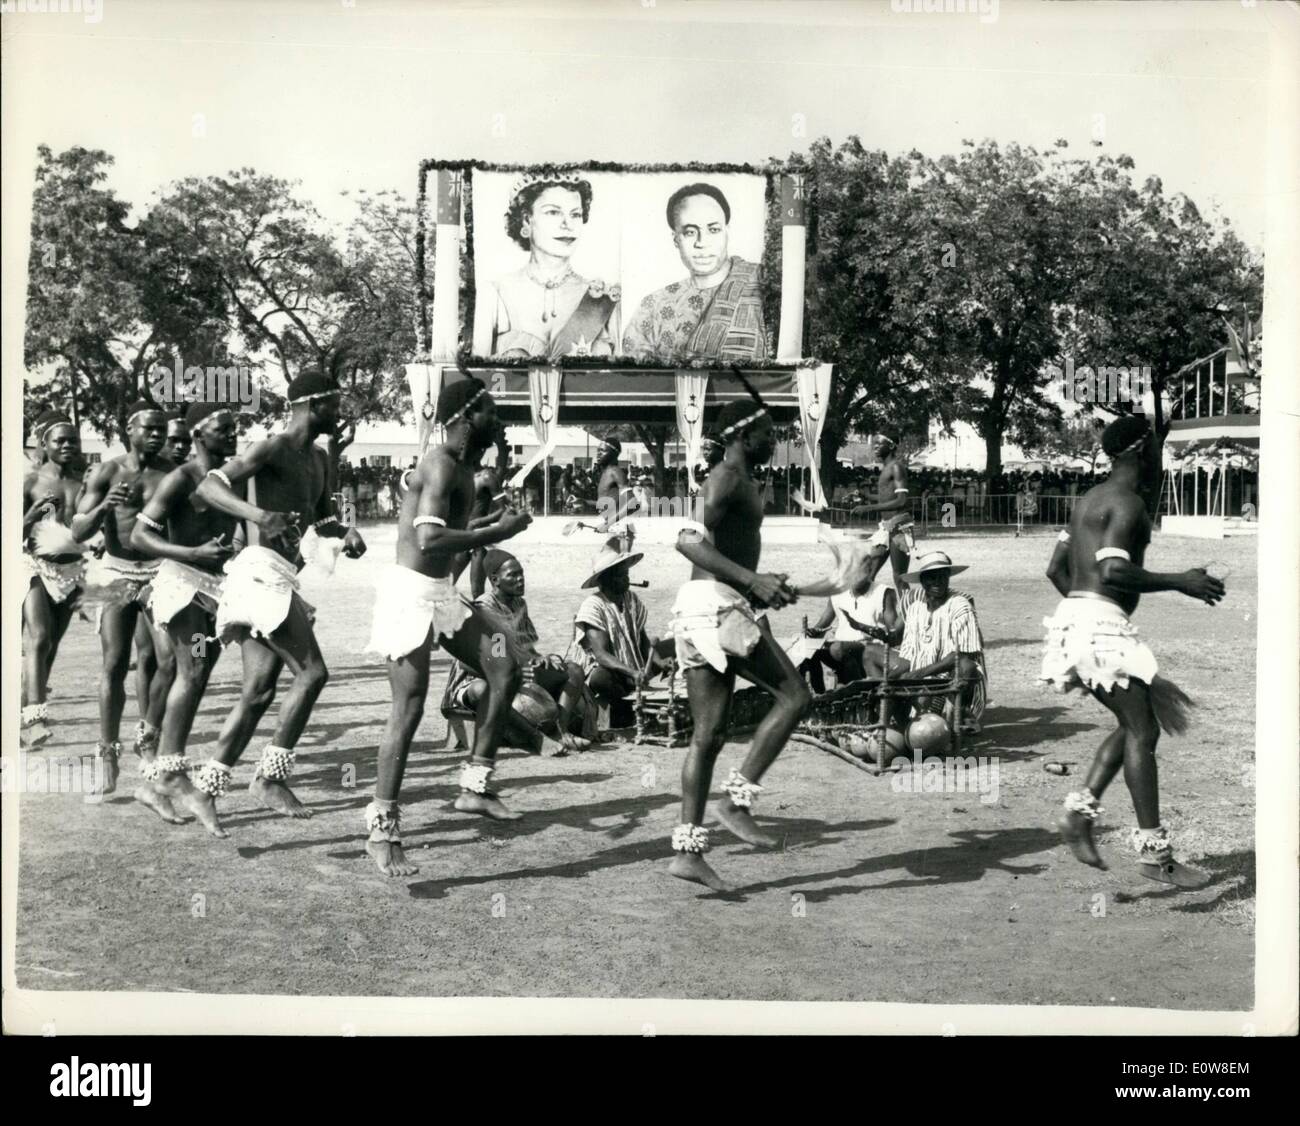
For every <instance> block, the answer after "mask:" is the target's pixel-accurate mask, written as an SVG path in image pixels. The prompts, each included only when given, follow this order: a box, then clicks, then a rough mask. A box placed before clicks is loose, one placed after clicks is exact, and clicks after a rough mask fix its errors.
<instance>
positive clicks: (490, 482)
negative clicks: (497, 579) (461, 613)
mask: <svg viewBox="0 0 1300 1126" xmlns="http://www.w3.org/2000/svg"><path fill="white" fill-rule="evenodd" d="M496 448H497V463H496V465H495V466H476V467H475V471H474V508H473V510H472V511H471V512H470V514H469V523H468V524H466V527H467V528H477V527H482V526H484V525H485V524H488V523H491V522H492V520H493V519H495V517H496V515H497V514H498V513H500V512H502V511H503V510H504V509H505V507H506V506H505V498H504V497H500V493H501V482H502V481H504V480H505V475H506V466H507V464H508V462H509V460H510V447H509V445H507V443H506V429H505V426H504V425H502V424H501V423H500V422H498V423H497V434H496ZM485 452H486V451H484V450H480V451H479V454H478V456H479V459H480V460H481V459H482V457H483V454H484V453H485ZM498 498H499V499H498ZM486 553H487V548H485V547H476V548H475V549H474V550H473V551H471V552H470V566H469V591H470V597H471V598H478V597H479V595H481V594H482V593H483V592H484V591H485V590H487V580H488V575H487V570H486V566H485V563H484V555H485V554H486Z"/></svg>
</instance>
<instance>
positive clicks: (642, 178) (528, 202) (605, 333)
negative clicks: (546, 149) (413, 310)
mask: <svg viewBox="0 0 1300 1126" xmlns="http://www.w3.org/2000/svg"><path fill="white" fill-rule="evenodd" d="M773 181H774V175H773V174H770V173H768V172H763V171H754V170H749V169H737V168H736V167H734V166H716V167H699V166H690V167H681V168H677V167H673V168H650V169H642V168H638V169H635V170H632V169H610V168H609V167H606V166H570V165H565V166H540V165H539V166H531V167H525V168H508V169H503V168H491V167H484V166H475V165H472V164H467V165H462V166H455V165H443V166H435V167H427V168H426V177H425V180H424V186H423V188H424V190H423V198H422V209H423V220H424V229H425V231H426V237H425V241H424V246H425V248H426V251H429V250H431V246H430V243H431V242H432V241H433V240H432V238H431V237H430V236H432V235H433V233H434V230H435V228H436V230H437V237H438V238H439V239H444V238H446V237H447V234H448V233H449V232H450V231H451V230H452V229H453V228H452V224H453V223H455V224H456V225H457V226H458V227H459V236H460V237H459V239H458V242H459V256H458V258H457V259H456V261H457V263H458V265H459V270H458V275H459V277H458V282H457V290H458V296H459V305H460V308H459V309H458V315H457V316H456V325H457V327H456V330H455V331H456V335H457V338H458V339H457V347H456V349H455V350H456V351H457V352H458V353H459V354H460V355H462V356H465V355H468V356H470V357H472V358H473V359H475V360H479V361H485V362H495V363H510V362H520V363H527V362H529V361H541V362H551V363H554V362H557V361H563V360H572V359H575V358H590V359H592V360H594V361H596V362H599V361H600V360H607V361H610V362H611V363H628V364H636V365H638V366H644V367H663V368H679V367H682V366H688V365H692V364H695V365H723V366H725V365H731V364H741V365H746V366H749V365H755V366H758V365H764V364H768V363H771V362H772V361H773V359H774V358H775V355H776V343H777V341H776V335H777V328H778V325H777V324H776V323H775V322H776V321H777V320H778V319H779V308H780V304H779V297H780V292H779V291H780V284H781V278H780V255H779V253H777V254H773V253H771V251H772V250H774V249H775V250H779V248H780V246H781V236H780V233H779V232H780V225H781V213H780V205H779V201H778V200H777V198H776V197H777V194H778V193H777V192H776V190H775V185H774V182H773ZM437 260H438V263H439V265H440V266H441V268H442V273H443V277H444V278H445V277H446V276H447V274H448V273H449V272H450V269H451V263H452V259H451V257H450V256H448V255H446V254H445V253H444V249H443V248H440V249H439V251H438V255H437ZM433 264H434V258H433V255H432V253H427V260H426V264H425V266H424V274H425V277H426V278H427V282H432V283H434V284H435V285H436V284H437V282H438V280H439V279H438V278H437V277H436V276H435V274H436V271H435V270H434V268H433ZM430 288H432V287H430V286H428V285H427V284H426V291H427V290H428V289H430ZM801 296H802V295H801ZM434 335H436V326H435V333H434ZM444 345H445V341H444ZM437 350H439V349H437V348H436V347H435V351H437ZM441 350H442V351H446V348H445V346H444V348H443V349H441Z"/></svg>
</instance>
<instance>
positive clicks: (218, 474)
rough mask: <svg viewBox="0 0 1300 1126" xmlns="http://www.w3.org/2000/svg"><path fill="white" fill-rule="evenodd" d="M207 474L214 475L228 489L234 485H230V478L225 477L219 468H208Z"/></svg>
mask: <svg viewBox="0 0 1300 1126" xmlns="http://www.w3.org/2000/svg"><path fill="white" fill-rule="evenodd" d="M208 476H209V477H215V478H216V479H217V480H218V481H220V482H221V483H222V484H223V485H225V486H226V488H228V489H233V488H234V487H235V486H234V485H232V484H231V483H230V478H229V477H227V476H226V475H225V474H224V473H222V472H221V470H220V469H209V470H208Z"/></svg>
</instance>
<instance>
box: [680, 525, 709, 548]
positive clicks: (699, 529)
mask: <svg viewBox="0 0 1300 1126" xmlns="http://www.w3.org/2000/svg"><path fill="white" fill-rule="evenodd" d="M682 531H683V532H694V533H695V534H696V535H697V536H699V537H700V539H702V540H707V541H708V542H709V543H712V542H713V533H712V532H710V531H709V529H708V528H706V527H705V526H704V525H703V524H701V523H700V522H699V521H698V520H687V521H685V522H684V523H683V524H682Z"/></svg>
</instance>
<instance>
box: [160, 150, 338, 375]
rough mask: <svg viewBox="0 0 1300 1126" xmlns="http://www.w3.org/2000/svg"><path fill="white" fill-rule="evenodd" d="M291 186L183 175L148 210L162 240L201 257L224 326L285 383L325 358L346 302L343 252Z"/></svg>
mask: <svg viewBox="0 0 1300 1126" xmlns="http://www.w3.org/2000/svg"><path fill="white" fill-rule="evenodd" d="M294 186H295V185H293V184H291V183H290V182H289V181H286V180H280V179H277V178H276V177H274V176H266V175H262V174H260V173H257V172H255V171H254V170H253V169H251V168H243V169H240V170H239V171H237V172H232V173H231V174H230V175H228V176H208V177H204V178H196V177H190V178H188V179H185V180H181V181H179V182H178V183H176V184H173V185H172V186H171V187H170V188H168V189H167V190H166V192H164V193H163V194H162V195H161V196H160V198H159V199H158V201H157V203H156V204H155V206H154V208H153V210H152V212H151V214H150V224H151V225H152V226H154V227H155V228H156V229H158V230H159V231H163V232H165V233H166V237H167V241H169V242H170V243H172V244H173V245H175V246H178V247H182V248H184V251H185V253H186V254H187V255H188V256H190V257H191V258H193V259H201V260H202V261H203V262H204V271H203V276H204V278H205V281H206V280H213V281H214V282H215V284H216V285H217V286H218V287H219V288H220V289H221V291H222V292H223V293H224V294H225V297H226V300H227V301H228V303H229V307H230V310H231V313H232V320H233V323H232V325H231V327H232V329H233V330H234V331H235V332H236V333H237V334H238V336H239V337H240V338H241V339H242V341H243V343H244V345H245V347H246V348H247V349H248V350H249V351H250V352H258V351H260V352H262V353H263V354H266V355H268V356H269V358H270V359H271V360H272V361H273V362H274V363H276V364H277V365H278V366H279V367H280V370H281V373H282V375H283V377H284V379H285V381H286V382H287V381H288V380H290V379H292V378H293V377H294V376H295V375H296V374H297V371H298V369H299V368H301V367H302V366H305V365H306V364H309V363H311V364H316V365H319V366H321V367H328V366H329V365H330V360H331V353H332V352H333V351H334V350H335V349H336V348H337V347H338V346H339V344H341V340H340V339H339V328H340V325H341V322H342V319H343V315H344V312H345V304H346V303H345V300H344V295H343V290H344V288H345V282H344V278H343V274H344V270H345V267H344V263H343V258H342V255H341V254H340V253H339V251H338V249H337V248H336V247H335V246H334V244H333V242H332V241H331V240H330V238H329V236H328V235H327V233H326V232H325V231H324V229H323V223H322V221H321V219H320V216H319V214H318V213H317V212H316V210H315V208H313V207H312V206H311V205H310V204H308V203H306V202H304V201H302V200H300V199H298V198H297V197H296V196H295V195H294V191H293V189H294Z"/></svg>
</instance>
